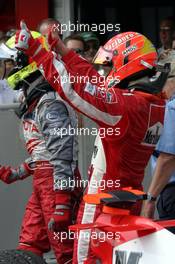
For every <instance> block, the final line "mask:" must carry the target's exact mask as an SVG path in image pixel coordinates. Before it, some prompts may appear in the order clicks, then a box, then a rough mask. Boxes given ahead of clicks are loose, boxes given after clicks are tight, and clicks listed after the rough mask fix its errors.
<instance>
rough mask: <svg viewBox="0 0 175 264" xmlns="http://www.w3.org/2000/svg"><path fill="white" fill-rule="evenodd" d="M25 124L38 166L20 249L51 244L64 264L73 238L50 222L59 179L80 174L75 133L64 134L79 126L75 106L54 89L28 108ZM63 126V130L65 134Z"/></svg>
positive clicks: (47, 247)
mask: <svg viewBox="0 0 175 264" xmlns="http://www.w3.org/2000/svg"><path fill="white" fill-rule="evenodd" d="M38 89H39V87H38ZM22 123H23V132H24V138H25V141H26V148H27V150H28V152H29V154H30V157H31V159H32V162H34V163H35V164H36V168H35V170H34V175H33V193H32V195H31V198H30V199H29V202H28V204H27V207H26V212H25V216H24V219H23V224H22V229H21V233H20V241H19V249H24V250H30V251H33V252H34V253H37V254H39V255H42V253H44V252H47V251H49V250H50V246H51V247H52V249H53V250H54V252H55V255H56V258H57V261H58V262H59V263H61V264H64V263H66V262H67V261H68V260H70V259H71V258H72V253H73V250H72V241H71V240H69V239H64V240H63V241H61V239H60V238H59V234H58V233H55V232H51V231H49V230H48V222H49V220H50V218H51V216H52V214H53V213H54V211H55V197H56V192H55V191H56V190H57V189H59V183H60V181H62V180H63V181H64V182H66V181H69V179H71V180H72V179H73V180H74V181H76V179H77V178H78V177H79V174H78V168H77V139H76V135H73V134H72V135H69V134H68V132H67V133H65V132H66V129H68V128H69V127H71V128H76V127H77V118H76V115H75V112H74V111H73V109H72V108H71V107H70V106H69V105H68V104H67V103H66V102H64V101H63V100H62V99H61V98H60V97H59V95H57V94H56V93H55V92H53V91H51V92H48V93H46V94H44V95H43V96H42V97H41V98H40V99H39V101H38V102H37V104H36V105H35V106H33V105H31V107H29V109H28V110H27V112H26V113H25V114H24V115H23V117H22ZM60 129H64V133H62V135H61V130H60ZM62 132H63V131H62ZM77 180H78V179H77ZM55 183H58V184H57V185H55ZM55 186H56V187H55ZM68 186H70V184H69V183H68ZM57 187H58V188H57ZM72 187H74V186H72ZM72 202H73V201H72ZM64 238H65V236H64Z"/></svg>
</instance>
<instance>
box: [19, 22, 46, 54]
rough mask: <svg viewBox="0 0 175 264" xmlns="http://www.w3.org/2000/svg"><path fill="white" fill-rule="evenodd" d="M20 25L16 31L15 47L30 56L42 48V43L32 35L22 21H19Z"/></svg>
mask: <svg viewBox="0 0 175 264" xmlns="http://www.w3.org/2000/svg"><path fill="white" fill-rule="evenodd" d="M20 27H21V30H18V31H17V32H16V37H15V48H17V49H18V50H22V51H23V52H24V53H25V54H26V55H28V56H30V57H32V56H34V55H36V54H37V53H38V52H39V51H40V50H41V49H42V44H41V42H40V41H39V40H38V39H37V38H36V39H34V38H33V37H32V35H31V33H30V31H29V30H28V28H27V26H26V24H25V22H24V21H21V22H20Z"/></svg>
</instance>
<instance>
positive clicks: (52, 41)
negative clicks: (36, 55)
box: [47, 26, 60, 50]
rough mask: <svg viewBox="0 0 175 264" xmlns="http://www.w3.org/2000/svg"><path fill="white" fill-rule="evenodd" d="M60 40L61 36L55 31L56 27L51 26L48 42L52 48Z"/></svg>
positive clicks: (51, 48) (52, 48)
mask: <svg viewBox="0 0 175 264" xmlns="http://www.w3.org/2000/svg"><path fill="white" fill-rule="evenodd" d="M59 41H60V37H59V35H58V34H57V33H54V27H53V26H52V27H50V28H49V31H48V35H47V42H48V45H49V48H50V50H54V49H55V47H56V46H57V44H58V42H59Z"/></svg>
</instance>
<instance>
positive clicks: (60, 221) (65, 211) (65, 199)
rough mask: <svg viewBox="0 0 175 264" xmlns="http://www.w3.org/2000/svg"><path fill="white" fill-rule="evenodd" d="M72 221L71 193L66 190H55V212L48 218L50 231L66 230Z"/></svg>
mask: <svg viewBox="0 0 175 264" xmlns="http://www.w3.org/2000/svg"><path fill="white" fill-rule="evenodd" d="M71 223H72V210H71V194H70V193H68V192H66V191H56V199H55V212H54V213H53V215H52V216H51V218H50V221H49V223H48V229H49V230H50V231H62V230H67V229H68V226H69V225H70V224H71Z"/></svg>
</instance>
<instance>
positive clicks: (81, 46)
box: [64, 34, 86, 56]
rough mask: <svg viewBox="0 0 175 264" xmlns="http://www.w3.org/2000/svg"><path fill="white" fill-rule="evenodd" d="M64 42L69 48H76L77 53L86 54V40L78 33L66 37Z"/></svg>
mask: <svg viewBox="0 0 175 264" xmlns="http://www.w3.org/2000/svg"><path fill="white" fill-rule="evenodd" d="M64 44H65V45H66V47H67V48H69V49H72V50H74V51H75V52H76V53H78V54H80V55H82V56H84V51H85V45H86V43H85V41H84V39H83V38H82V37H81V36H79V35H78V34H73V35H70V36H68V37H66V38H65V39H64Z"/></svg>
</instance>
